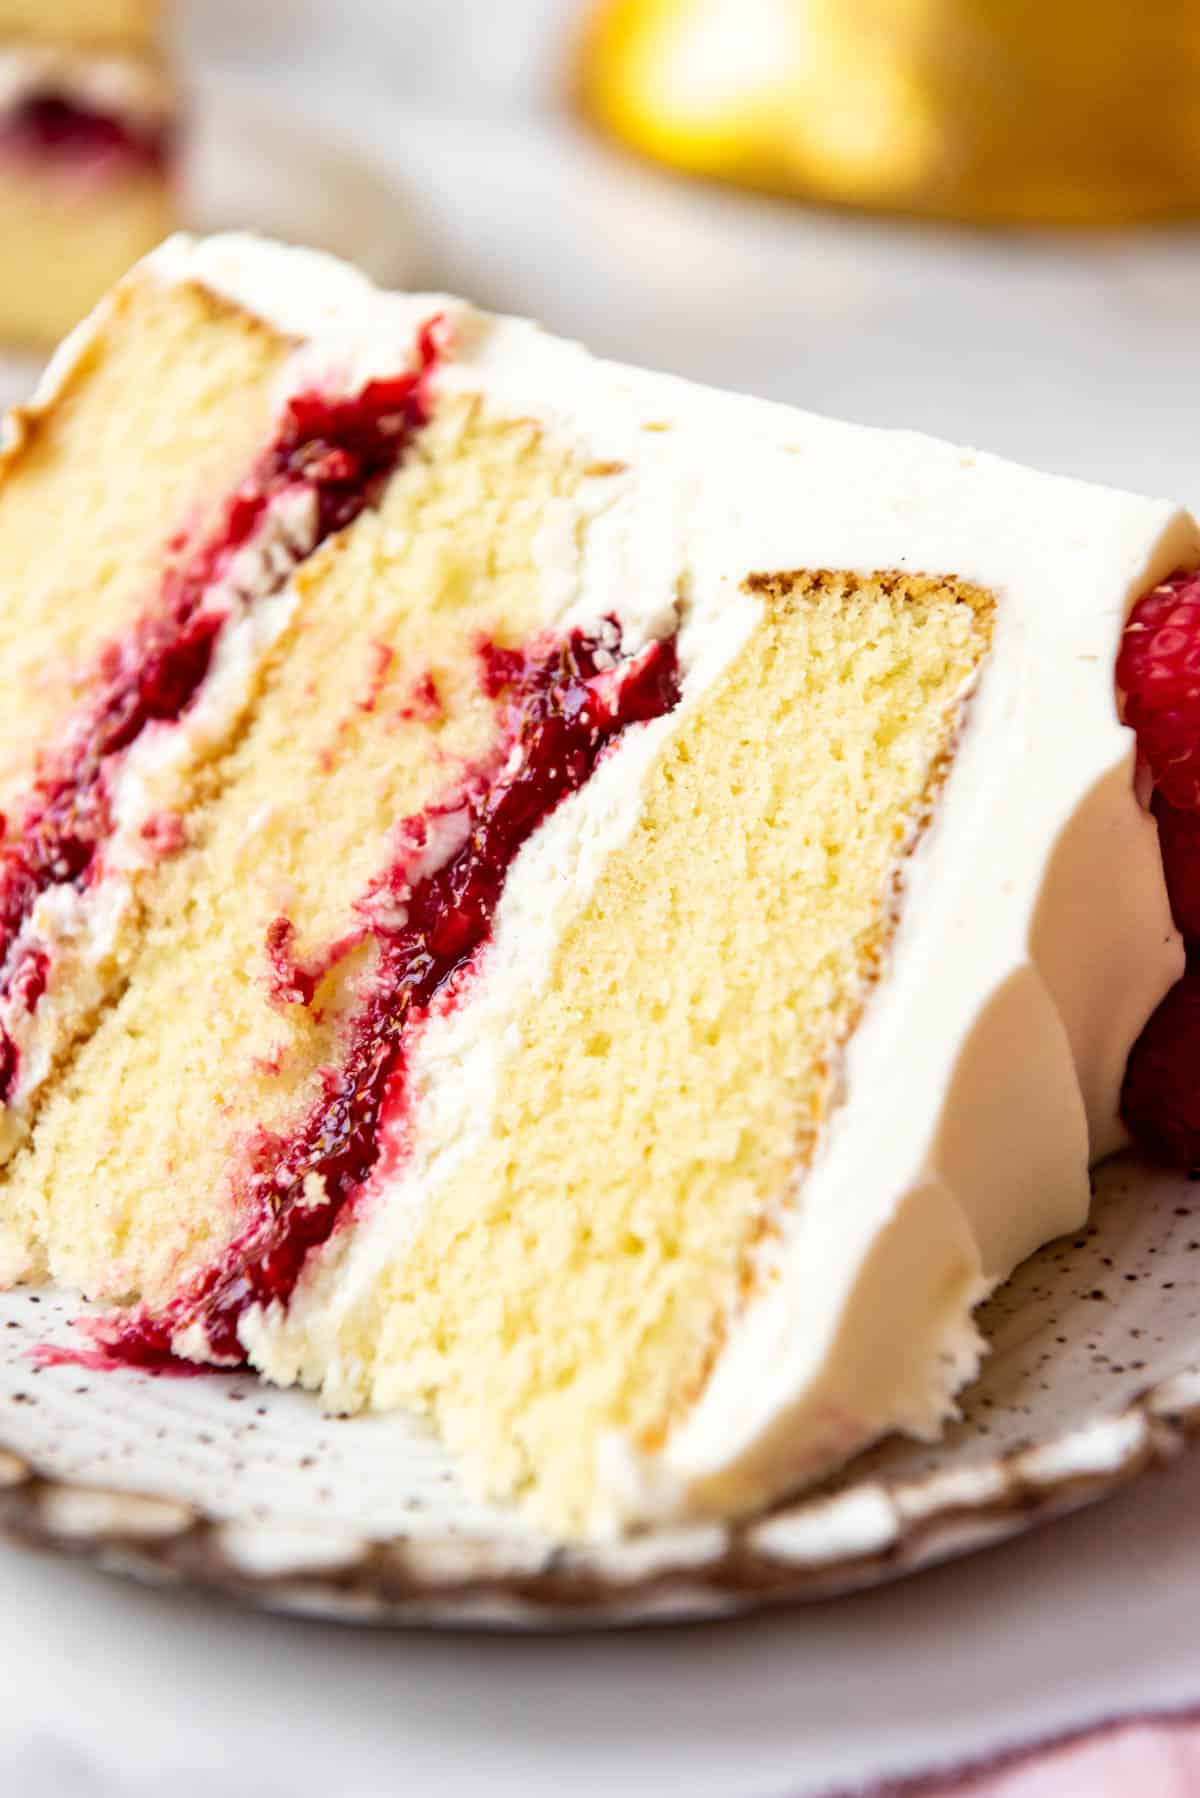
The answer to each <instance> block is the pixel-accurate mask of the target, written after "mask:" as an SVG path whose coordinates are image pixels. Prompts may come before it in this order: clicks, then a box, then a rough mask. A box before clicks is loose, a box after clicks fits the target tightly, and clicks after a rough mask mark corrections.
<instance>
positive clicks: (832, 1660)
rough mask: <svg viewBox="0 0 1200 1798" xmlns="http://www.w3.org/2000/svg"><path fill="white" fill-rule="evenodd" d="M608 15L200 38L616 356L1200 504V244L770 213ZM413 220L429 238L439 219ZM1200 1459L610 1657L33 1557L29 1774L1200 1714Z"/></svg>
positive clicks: (345, 1763) (242, 82) (499, 281)
mask: <svg viewBox="0 0 1200 1798" xmlns="http://www.w3.org/2000/svg"><path fill="white" fill-rule="evenodd" d="M570 11H571V6H570V4H569V0H390V3H389V0H341V3H340V4H339V5H337V6H336V7H334V6H331V5H329V4H328V0H290V3H289V0H256V4H255V5H253V6H251V7H247V6H246V5H245V4H243V3H241V0H239V3H237V4H235V3H234V0H192V4H191V5H190V6H186V7H185V12H186V18H185V24H186V28H187V34H188V38H189V41H190V43H191V44H192V46H193V49H194V53H195V55H196V56H197V58H198V59H199V60H200V61H201V62H202V63H203V65H204V66H205V68H206V69H207V70H208V71H209V73H211V74H213V75H215V76H216V77H217V78H219V79H223V80H226V81H228V82H229V83H230V86H231V89H233V88H235V87H236V89H237V91H239V92H248V93H253V92H254V91H255V89H256V88H258V89H261V90H262V91H264V92H269V94H270V96H271V100H272V104H274V105H278V104H280V103H282V104H285V105H290V106H291V108H292V110H293V112H294V115H295V116H296V117H297V118H305V119H312V120H314V121H316V122H319V123H321V124H322V125H323V126H324V127H325V128H326V129H330V130H334V131H340V132H342V133H343V134H344V135H347V136H349V137H351V138H352V139H354V140H355V141H357V142H358V143H359V144H361V145H362V146H363V147H366V148H369V149H372V150H373V151H374V153H375V154H376V155H377V156H379V157H380V158H381V159H382V160H383V161H385V162H386V163H387V165H388V166H389V167H390V168H391V169H392V171H393V172H394V174H395V175H396V177H397V178H398V179H399V180H401V181H402V182H403V183H405V184H406V185H407V187H408V189H409V191H410V196H411V199H412V202H413V206H414V209H415V216H416V220H417V225H416V227H415V230H416V241H415V243H414V248H415V249H416V251H417V252H418V253H419V257H420V263H421V268H422V274H423V279H424V280H425V281H426V282H427V283H429V284H433V285H445V286H451V287H458V288H461V289H464V290H466V291H468V292H470V293H471V294H472V295H473V296H474V297H476V298H479V299H481V300H483V301H485V302H489V303H492V304H500V305H504V306H507V307H510V308H515V309H518V310H526V311H530V312H535V313H538V314H540V315H541V316H543V317H544V318H545V319H546V320H547V322H548V323H550V324H552V325H553V326H555V327H556V328H557V329H560V330H565V331H568V332H574V333H575V334H577V335H581V336H585V337H587V338H588V339H589V340H590V341H591V342H592V343H593V344H594V345H595V346H597V347H598V348H601V349H603V350H606V351H608V352H610V353H612V354H617V355H621V356H625V357H628V358H631V359H633V360H642V361H646V362H655V363H659V364H662V365H664V366H667V367H671V368H674V369H676V370H678V371H680V372H683V373H687V374H692V375H695V376H699V377H701V378H706V379H711V380H716V381H723V382H726V383H730V384H733V385H739V386H743V387H746V388H749V389H752V390H754V391H756V392H760V393H768V394H774V395H778V396H780V397H786V398H788V399H791V400H794V401H798V402H801V403H804V404H808V405H811V406H814V407H816V408H818V409H824V410H831V411H836V412H840V413H843V414H846V415H848V416H851V417H855V418H861V419H868V420H875V421H879V422H892V423H905V424H916V425H921V426H924V427H926V428H928V429H931V430H935V431H939V432H942V433H944V434H947V435H951V436H954V437H957V438H960V439H962V440H967V441H971V442H974V443H977V444H980V445H982V446H984V447H987V448H990V449H996V450H1001V451H1005V452H1008V453H1011V454H1014V455H1018V456H1021V457H1023V458H1025V459H1027V460H1030V461H1033V462H1035V463H1039V464H1041V465H1043V466H1047V467H1054V468H1061V469H1067V470H1073V471H1075V472H1078V473H1084V474H1089V475H1092V476H1095V477H1098V478H1103V479H1108V480H1112V481H1116V482H1122V483H1126V484H1129V485H1133V486H1144V487H1148V488H1156V489H1161V490H1166V491H1173V492H1177V493H1180V494H1183V495H1184V496H1185V497H1186V496H1187V495H1188V494H1200V433H1198V432H1197V430H1196V426H1195V423H1194V411H1195V397H1196V392H1197V387H1198V385H1200V383H1198V382H1197V378H1196V377H1197V374H1198V373H1200V337H1198V335H1197V333H1196V330H1195V325H1194V319H1195V312H1196V306H1195V298H1194V295H1195V292H1196V291H1197V289H1198V288H1200V236H1197V235H1196V234H1193V233H1186V232H1185V233H1175V234H1172V235H1169V236H1155V237H1143V238H1127V239H1120V240H1116V239H1114V240H1110V241H1104V240H1095V239H1092V240H1077V241H1073V242H1072V241H1067V242H1052V241H1047V240H1040V241H1036V240H1020V239H1017V238H1007V239H1001V238H982V237H975V236H970V235H954V234H934V233H928V232H924V231H919V230H914V229H912V228H909V227H894V228H889V227H886V226H880V225H870V224H865V223H861V222H858V221H847V220H839V219H832V218H821V217H816V216H805V215H802V214H800V213H798V212H790V211H788V210H786V209H781V208H776V207H772V206H755V205H746V204H743V203H741V202H738V201H736V200H733V199H731V198H728V197H725V196H719V195H710V194H707V193H703V192H700V191H698V190H695V189H692V188H690V187H686V186H683V185H678V184H676V183H674V182H672V181H670V180H668V179H664V178H660V177H658V176H657V175H655V174H653V173H650V172H648V171H646V170H643V169H641V168H639V167H637V166H635V165H633V164H631V163H627V162H625V161H624V160H622V159H620V158H616V157H609V156H607V155H606V154H604V153H603V152H602V151H600V150H599V149H598V148H597V147H596V146H594V145H593V144H591V143H590V142H589V141H588V140H587V138H586V137H585V136H584V135H583V134H581V133H580V132H578V131H577V130H576V129H575V128H574V127H573V126H572V125H571V124H570V123H569V122H568V121H567V120H565V119H564V118H562V117H561V116H560V115H558V114H557V113H556V112H555V110H554V107H553V105H552V99H553V79H552V71H553V68H554V47H553V33H554V32H555V31H556V30H558V29H559V28H560V27H561V26H562V24H563V22H564V21H565V20H566V18H567V16H568V15H569V13H570ZM403 228H406V227H403ZM1198 1590H1200V1456H1197V1457H1195V1458H1193V1459H1192V1460H1190V1461H1186V1462H1184V1463H1181V1464H1180V1465H1179V1466H1178V1467H1176V1468H1175V1469H1174V1470H1173V1471H1172V1472H1170V1473H1169V1474H1167V1475H1164V1476H1161V1477H1155V1478H1152V1479H1149V1480H1147V1481H1146V1482H1144V1483H1143V1484H1142V1485H1140V1486H1139V1487H1136V1488H1134V1489H1131V1490H1130V1491H1129V1492H1127V1493H1126V1494H1125V1495H1124V1496H1123V1497H1122V1498H1121V1499H1119V1500H1116V1501H1114V1502H1112V1503H1110V1504H1109V1505H1107V1506H1105V1507H1104V1508H1103V1509H1101V1510H1099V1511H1096V1512H1094V1513H1091V1514H1089V1515H1087V1516H1085V1517H1082V1518H1079V1519H1076V1520H1074V1521H1072V1522H1069V1523H1064V1524H1061V1525H1058V1526H1056V1527H1055V1528H1053V1529H1050V1530H1048V1531H1045V1532H1043V1533H1042V1534H1040V1535H1039V1536H1036V1537H1034V1538H1030V1539H1027V1540H1025V1541H1023V1542H1020V1543H1016V1544H1014V1545H1012V1546H1010V1547H1008V1548H1005V1549H998V1550H994V1551H992V1552H991V1553H989V1554H986V1555H984V1556H980V1557H977V1558H975V1559H974V1560H972V1561H969V1562H966V1563H963V1564H961V1565H959V1566H957V1567H953V1568H947V1569H944V1570H942V1571H939V1572H937V1573H934V1574H930V1575H926V1576H924V1577H923V1578H921V1579H919V1580H916V1581H913V1582H910V1583H909V1584H907V1585H904V1586H901V1587H898V1588H895V1589H893V1590H890V1591H885V1592H881V1593H877V1594H874V1595H871V1596H868V1597H862V1598H858V1599H854V1600H851V1601H844V1602H842V1603H839V1604H836V1605H828V1606H822V1607H819V1608H816V1609H813V1610H809V1611H805V1612H801V1613H798V1614H794V1615H792V1616H786V1617H783V1616H781V1617H772V1618H765V1619H761V1620H758V1621H755V1622H749V1623H745V1624H735V1625H723V1626H717V1627H711V1628H707V1629H695V1630H688V1631H678V1632H664V1633H649V1634H641V1635H627V1636H621V1637H614V1638H609V1639H599V1640H584V1639H574V1640H561V1641H554V1642H546V1641H518V1640H502V1639H489V1638H483V1637H458V1638H441V1639H439V1638H435V1637H432V1636H421V1635H409V1636H399V1635H371V1634H355V1633H353V1632H350V1631H345V1630H338V1629H330V1628H322V1627H318V1626H311V1625H310V1626H302V1625H299V1624H293V1623H281V1622H274V1621H271V1620H269V1619H265V1618H259V1617H254V1616H249V1615H245V1614H240V1613H237V1612H233V1611H227V1610H225V1609H223V1608H221V1607H219V1606H216V1605H214V1604H210V1603H206V1602H204V1601H200V1600H195V1599H190V1598H186V1597H183V1596H181V1595H179V1594H159V1593H150V1592H144V1591H141V1590H138V1589H135V1588H132V1587H124V1586H122V1585H120V1584H117V1583H115V1582H109V1581H106V1580H104V1579H102V1578H100V1577H98V1576H95V1575H92V1574H89V1573H86V1572H83V1571H81V1570H79V1569H75V1568H72V1567H70V1566H67V1565H60V1564H55V1563H51V1562H43V1561H40V1560H36V1559H33V1558H31V1557H28V1556H23V1555H21V1554H19V1553H17V1552H15V1551H13V1550H8V1549H3V1550H0V1619H2V1623H0V1642H2V1643H3V1649H2V1650H0V1670H2V1673H3V1677H2V1678H0V1792H3V1793H5V1794H7V1793H10V1792H11V1793H13V1794H14V1795H18V1794H19V1795H20V1798H93V1794H95V1795H97V1798H150V1795H151V1794H154V1798H160V1794H163V1793H170V1794H171V1798H192V1795H193V1794H195V1795H197V1798H199V1795H200V1794H204V1795H205V1798H209V1795H210V1794H215V1793H220V1794H222V1798H224V1795H225V1794H229V1795H230V1798H260V1795H261V1798H275V1795H276V1794H279V1795H281V1798H282V1794H285V1793H286V1794H288V1795H289V1798H317V1795H318V1794H321V1795H324V1794H326V1793H331V1792H335V1793H338V1794H339V1795H343V1794H344V1795H345V1798H376V1794H379V1795H380V1798H382V1794H385V1793H387V1794H391V1793H393V1792H398V1791H407V1792H420V1793H422V1794H424V1793H430V1794H437V1795H439V1798H441V1795H443V1794H444V1795H446V1798H476V1795H479V1798H482V1795H483V1794H487V1795H488V1798H508V1795H509V1794H513V1795H514V1798H515V1795H516V1794H521V1795H522V1798H537V1795H539V1794H543V1793H546V1794H548V1793H551V1792H553V1793H556V1794H557V1793H560V1792H570V1793H571V1794H572V1798H601V1795H602V1794H603V1795H604V1798H611V1794H613V1793H615V1792H621V1793H622V1794H623V1798H659V1795H660V1794H663V1793H665V1792H667V1791H671V1790H674V1789H676V1788H677V1789H678V1790H680V1791H681V1792H685V1791H686V1792H687V1793H689V1794H694V1795H695V1798H801V1795H802V1794H810V1793H816V1792H821V1791H823V1790H826V1789H828V1788H829V1787H830V1786H832V1785H836V1784H838V1783H841V1782H843V1781H852V1780H856V1779H859V1778H862V1777H864V1776H866V1775H867V1774H869V1773H873V1772H877V1771H879V1770H882V1769H884V1768H889V1767H890V1768H899V1767H907V1766H913V1765H917V1764H924V1763H926V1762H928V1761H930V1760H932V1759H935V1758H936V1759H952V1758H954V1757H957V1756H963V1755H970V1754H972V1753H975V1752H977V1751H979V1750H981V1749H985V1748H987V1747H989V1746H992V1745H994V1744H996V1743H997V1742H999V1741H1003V1740H1009V1739H1012V1738H1014V1737H1016V1736H1023V1735H1027V1734H1029V1733H1031V1732H1038V1731H1043V1730H1049V1729H1053V1728H1057V1727H1062V1726H1065V1725H1068V1724H1073V1723H1076V1722H1081V1721H1084V1720H1086V1719H1089V1718H1091V1717H1095V1716H1098V1715H1102V1714H1105V1713H1107V1712H1111V1711H1112V1710H1115V1709H1125V1708H1129V1707H1131V1706H1139V1705H1151V1704H1171V1703H1179V1702H1183V1701H1186V1700H1188V1699H1196V1698H1200V1632H1198V1631H1197V1630H1196V1628H1195V1615H1196V1597H1195V1594H1196V1592H1197V1591H1198Z"/></svg>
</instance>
